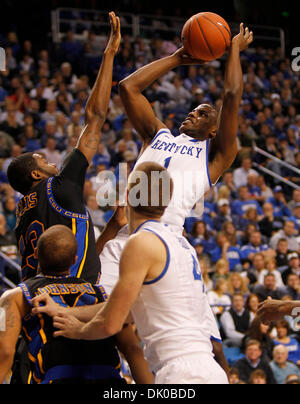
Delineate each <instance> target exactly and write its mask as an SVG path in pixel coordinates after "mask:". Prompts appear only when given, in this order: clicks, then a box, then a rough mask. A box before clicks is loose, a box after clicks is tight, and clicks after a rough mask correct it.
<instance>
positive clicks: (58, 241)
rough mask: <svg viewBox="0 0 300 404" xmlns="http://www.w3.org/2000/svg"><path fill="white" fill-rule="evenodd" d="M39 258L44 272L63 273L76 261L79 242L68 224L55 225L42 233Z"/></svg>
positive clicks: (50, 273) (39, 242)
mask: <svg viewBox="0 0 300 404" xmlns="http://www.w3.org/2000/svg"><path fill="white" fill-rule="evenodd" d="M37 247H38V260H39V266H40V269H41V271H42V272H43V273H44V274H49V275H52V274H61V273H65V272H66V271H68V270H69V269H70V268H71V266H72V265H74V263H75V258H76V255H77V250H78V244H77V240H76V238H75V236H74V234H73V233H72V231H71V230H70V229H69V228H68V227H66V226H61V225H58V226H54V227H51V228H50V229H48V230H47V231H46V232H45V233H43V234H42V235H41V237H40V238H39V241H38V246H37Z"/></svg>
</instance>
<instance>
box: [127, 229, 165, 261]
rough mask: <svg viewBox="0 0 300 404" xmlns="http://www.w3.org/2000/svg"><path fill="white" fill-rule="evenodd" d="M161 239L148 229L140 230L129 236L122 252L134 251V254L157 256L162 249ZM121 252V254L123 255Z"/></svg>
mask: <svg viewBox="0 0 300 404" xmlns="http://www.w3.org/2000/svg"><path fill="white" fill-rule="evenodd" d="M164 248H165V247H164V244H163V242H162V240H161V239H160V238H159V237H158V236H157V235H156V234H154V233H152V232H149V231H140V232H139V233H137V234H134V235H132V236H131V237H129V240H128V241H127V243H126V246H125V248H124V251H123V252H124V254H126V253H129V252H130V253H132V252H134V255H135V256H138V255H140V256H141V258H142V259H143V257H144V258H145V257H159V256H161V252H162V250H163V249H164ZM124 254H123V255H124Z"/></svg>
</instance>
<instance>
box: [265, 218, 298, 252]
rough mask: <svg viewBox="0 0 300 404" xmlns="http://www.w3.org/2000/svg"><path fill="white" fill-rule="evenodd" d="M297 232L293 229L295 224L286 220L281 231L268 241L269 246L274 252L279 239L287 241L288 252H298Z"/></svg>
mask: <svg viewBox="0 0 300 404" xmlns="http://www.w3.org/2000/svg"><path fill="white" fill-rule="evenodd" d="M296 234H297V231H296V228H295V223H294V222H292V221H290V220H287V221H286V222H285V223H284V226H283V229H282V230H279V231H278V232H277V233H276V234H275V235H274V236H273V237H272V238H271V241H270V246H271V248H272V249H273V250H276V248H277V243H278V241H279V240H281V239H285V240H287V241H288V249H289V250H290V251H298V250H299V242H298V240H297V237H296Z"/></svg>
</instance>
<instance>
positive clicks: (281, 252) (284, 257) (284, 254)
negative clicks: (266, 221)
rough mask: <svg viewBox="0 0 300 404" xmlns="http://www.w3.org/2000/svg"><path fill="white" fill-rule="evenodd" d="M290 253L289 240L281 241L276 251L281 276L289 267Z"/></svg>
mask: <svg viewBox="0 0 300 404" xmlns="http://www.w3.org/2000/svg"><path fill="white" fill-rule="evenodd" d="M290 252H291V251H289V244H288V240H286V239H285V238H283V239H280V240H279V241H278V243H277V249H276V265H277V268H278V271H279V272H280V273H281V274H282V273H283V272H284V271H285V270H286V269H288V267H289V261H288V254H289V253H290Z"/></svg>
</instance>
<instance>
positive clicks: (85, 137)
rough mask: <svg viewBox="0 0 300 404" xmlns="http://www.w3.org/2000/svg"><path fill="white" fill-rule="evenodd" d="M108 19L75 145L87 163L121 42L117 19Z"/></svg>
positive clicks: (95, 146)
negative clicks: (106, 35)
mask: <svg viewBox="0 0 300 404" xmlns="http://www.w3.org/2000/svg"><path fill="white" fill-rule="evenodd" d="M109 18H110V24H111V34H110V38H109V42H108V45H107V47H106V49H105V51H104V55H103V60H102V64H101V67H100V70H99V73H98V77H97V80H96V83H95V85H94V87H93V89H92V92H91V95H90V97H89V99H88V102H87V105H86V109H85V127H84V129H83V132H82V135H81V137H80V139H79V142H78V145H77V148H78V149H79V150H80V151H81V152H82V153H83V154H84V155H85V157H86V158H87V160H88V162H89V163H90V162H91V161H92V159H93V157H94V155H95V153H96V152H97V149H98V146H99V143H100V139H101V129H102V126H103V124H104V122H105V119H106V114H107V110H108V105H109V100H110V95H111V87H112V76H113V63H114V57H115V55H116V53H117V52H118V49H119V46H120V41H121V32H120V19H119V17H116V15H115V13H114V12H111V13H110V14H109Z"/></svg>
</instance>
